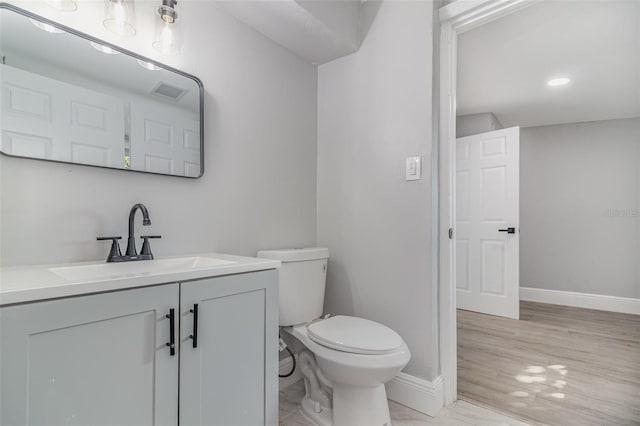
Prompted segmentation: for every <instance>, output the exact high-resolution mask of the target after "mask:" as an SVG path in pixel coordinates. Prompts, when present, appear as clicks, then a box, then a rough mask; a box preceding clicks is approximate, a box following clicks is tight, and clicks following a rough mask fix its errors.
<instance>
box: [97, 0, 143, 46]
mask: <svg viewBox="0 0 640 426" xmlns="http://www.w3.org/2000/svg"><path fill="white" fill-rule="evenodd" d="M104 10H105V12H104V21H102V23H103V24H104V26H105V28H106V29H108V30H109V31H111V32H112V33H114V34H117V35H120V36H128V37H131V36H134V35H136V27H135V18H136V16H135V7H134V5H133V0H104Z"/></svg>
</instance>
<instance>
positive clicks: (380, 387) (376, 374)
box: [283, 316, 411, 426]
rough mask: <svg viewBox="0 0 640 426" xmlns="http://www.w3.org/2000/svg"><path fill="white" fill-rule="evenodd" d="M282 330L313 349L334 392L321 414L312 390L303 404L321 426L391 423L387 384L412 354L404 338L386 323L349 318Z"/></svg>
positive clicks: (308, 415) (313, 419) (329, 319)
mask: <svg viewBox="0 0 640 426" xmlns="http://www.w3.org/2000/svg"><path fill="white" fill-rule="evenodd" d="M283 330H284V331H285V332H287V333H289V334H291V335H292V336H293V337H295V338H296V339H297V340H299V341H300V342H301V343H302V344H303V345H304V346H305V347H306V348H307V349H308V350H309V351H310V352H311V353H313V355H314V356H315V359H316V361H317V363H318V367H319V370H320V371H319V372H318V371H316V374H318V373H319V374H321V377H322V378H321V379H320V381H321V382H324V384H325V385H327V386H328V387H329V388H330V389H331V391H332V394H333V398H332V407H323V406H321V407H320V408H321V410H320V412H319V410H318V404H317V403H316V402H317V401H313V398H312V396H311V395H310V393H309V392H307V395H305V399H307V401H303V404H302V406H301V410H302V412H303V414H304V415H305V416H306V417H308V418H309V419H310V420H312V421H314V422H315V423H317V424H319V425H322V426H325V425H354V426H355V425H363V426H364V425H366V426H369V425H380V426H382V425H390V424H391V423H390V418H389V407H388V403H387V394H386V391H385V387H384V384H385V383H386V382H388V381H389V380H391V379H392V378H393V377H395V376H396V375H397V374H398V373H399V372H400V371H401V370H402V369H403V368H404V366H405V365H407V363H408V362H409V359H410V358H411V354H410V352H409V348H408V347H407V345H406V343H405V342H404V341H403V340H402V339H401V338H400V336H398V335H397V334H396V333H395V332H393V331H392V330H391V329H389V328H387V327H385V326H383V325H381V324H378V323H375V322H373V321H368V320H365V319H363V318H357V317H348V316H336V317H332V318H328V319H323V320H319V321H316V322H313V323H312V324H310V325H306V324H304V325H298V326H293V327H285V328H283ZM314 331H315V333H314ZM350 335H351V336H350ZM349 337H351V339H350V338H349ZM385 338H387V339H385ZM325 339H326V340H325ZM327 419H331V421H330V422H328V421H327Z"/></svg>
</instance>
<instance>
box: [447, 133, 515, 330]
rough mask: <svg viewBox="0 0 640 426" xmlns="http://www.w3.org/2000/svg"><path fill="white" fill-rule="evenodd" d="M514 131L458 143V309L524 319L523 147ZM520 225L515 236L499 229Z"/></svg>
mask: <svg viewBox="0 0 640 426" xmlns="http://www.w3.org/2000/svg"><path fill="white" fill-rule="evenodd" d="M519 134H520V129H519V128H518V127H512V128H509V129H503V130H497V131H493V132H489V133H483V134H480V135H473V136H468V137H464V138H459V139H458V140H457V145H456V154H457V156H458V157H457V158H456V233H455V235H456V288H457V305H458V308H460V309H467V310H471V311H476V312H482V313H487V314H492V315H500V316H506V317H510V318H518V317H519V310H520V309H519V303H520V296H519V294H520V288H519V286H520V283H519V239H520V237H519V230H518V227H519V202H520V197H519V173H520V172H519V161H520V153H519V151H520V146H519V142H520V141H519V139H520V137H519ZM508 227H515V228H516V230H517V231H516V233H515V234H508V233H505V232H500V231H499V229H506V228H508Z"/></svg>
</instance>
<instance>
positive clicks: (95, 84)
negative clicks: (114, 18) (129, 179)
mask: <svg viewBox="0 0 640 426" xmlns="http://www.w3.org/2000/svg"><path fill="white" fill-rule="evenodd" d="M0 58H1V59H2V61H1V63H0V84H1V92H0V93H1V98H0V103H1V110H0V134H1V137H2V139H1V141H0V151H1V152H2V153H3V154H5V155H9V156H14V157H27V158H35V159H40V160H47V161H58V162H64V163H73V164H85V165H91V166H97V167H107V168H114V169H123V170H127V171H136V172H148V173H158V174H164V175H172V176H182V177H189V178H197V177H200V176H202V174H203V172H204V163H203V93H204V91H203V87H202V83H201V82H200V80H199V79H198V78H196V77H194V76H191V75H188V74H185V73H183V72H181V71H178V70H176V69H173V68H170V67H168V66H166V65H162V64H160V63H157V62H154V61H152V60H149V59H146V58H143V57H141V56H138V55H136V54H134V53H131V52H129V51H127V50H124V49H122V48H119V47H117V46H113V45H111V44H108V43H106V42H103V41H101V40H98V39H96V38H93V37H91V36H88V35H85V34H82V33H79V32H77V31H75V30H73V29H71V28H68V27H65V26H63V25H60V24H57V23H55V22H52V21H50V20H47V19H44V18H42V17H39V16H37V15H34V14H32V13H30V12H27V11H25V10H22V9H20V8H17V7H15V6H12V5H7V4H5V3H2V4H0Z"/></svg>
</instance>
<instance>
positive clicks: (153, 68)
mask: <svg viewBox="0 0 640 426" xmlns="http://www.w3.org/2000/svg"><path fill="white" fill-rule="evenodd" d="M138 64H139V65H140V66H141V67H142V68H146V69H148V70H149V71H158V70H161V69H162V68H160V67H157V66H155V65H153V64H152V63H151V62H146V61H143V60H142V59H138Z"/></svg>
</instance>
